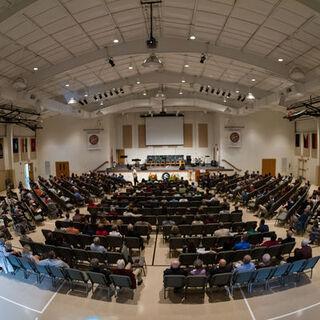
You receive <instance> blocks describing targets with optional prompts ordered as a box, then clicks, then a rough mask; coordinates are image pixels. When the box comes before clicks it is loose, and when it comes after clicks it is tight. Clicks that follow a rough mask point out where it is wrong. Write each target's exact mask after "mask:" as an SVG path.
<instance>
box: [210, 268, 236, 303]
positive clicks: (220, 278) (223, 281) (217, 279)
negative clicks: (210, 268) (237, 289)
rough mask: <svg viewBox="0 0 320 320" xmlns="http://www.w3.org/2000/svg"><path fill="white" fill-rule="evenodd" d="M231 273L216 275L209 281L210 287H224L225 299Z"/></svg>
mask: <svg viewBox="0 0 320 320" xmlns="http://www.w3.org/2000/svg"><path fill="white" fill-rule="evenodd" d="M231 278H232V273H231V272H230V273H218V274H215V275H213V276H212V278H211V279H210V286H211V287H213V286H217V287H224V288H225V289H226V294H227V297H228V296H229V288H230V281H231Z"/></svg>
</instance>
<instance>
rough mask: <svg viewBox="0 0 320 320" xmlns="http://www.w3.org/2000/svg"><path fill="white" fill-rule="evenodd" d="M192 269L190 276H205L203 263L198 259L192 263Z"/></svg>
mask: <svg viewBox="0 0 320 320" xmlns="http://www.w3.org/2000/svg"><path fill="white" fill-rule="evenodd" d="M193 264H194V269H193V270H191V271H190V274H191V275H192V276H205V275H206V269H204V268H203V267H202V266H203V262H202V260H200V259H197V260H195V261H194V263H193Z"/></svg>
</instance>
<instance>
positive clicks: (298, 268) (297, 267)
mask: <svg viewBox="0 0 320 320" xmlns="http://www.w3.org/2000/svg"><path fill="white" fill-rule="evenodd" d="M306 262H307V260H306V259H301V260H298V261H294V262H292V263H291V266H290V267H289V268H288V271H287V274H286V276H289V275H291V274H294V273H296V274H297V275H298V280H300V274H301V272H302V270H303V268H304V266H305V264H306Z"/></svg>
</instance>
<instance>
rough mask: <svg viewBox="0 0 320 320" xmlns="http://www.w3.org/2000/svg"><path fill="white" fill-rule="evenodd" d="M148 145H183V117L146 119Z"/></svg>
mask: <svg viewBox="0 0 320 320" xmlns="http://www.w3.org/2000/svg"><path fill="white" fill-rule="evenodd" d="M146 145H147V146H170V145H171V146H178V145H183V117H149V118H146Z"/></svg>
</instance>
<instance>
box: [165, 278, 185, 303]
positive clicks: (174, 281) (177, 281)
mask: <svg viewBox="0 0 320 320" xmlns="http://www.w3.org/2000/svg"><path fill="white" fill-rule="evenodd" d="M185 283H186V277H185V276H182V275H168V276H163V296H164V298H165V299H166V290H167V289H168V288H175V289H177V288H183V287H184V285H185Z"/></svg>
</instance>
